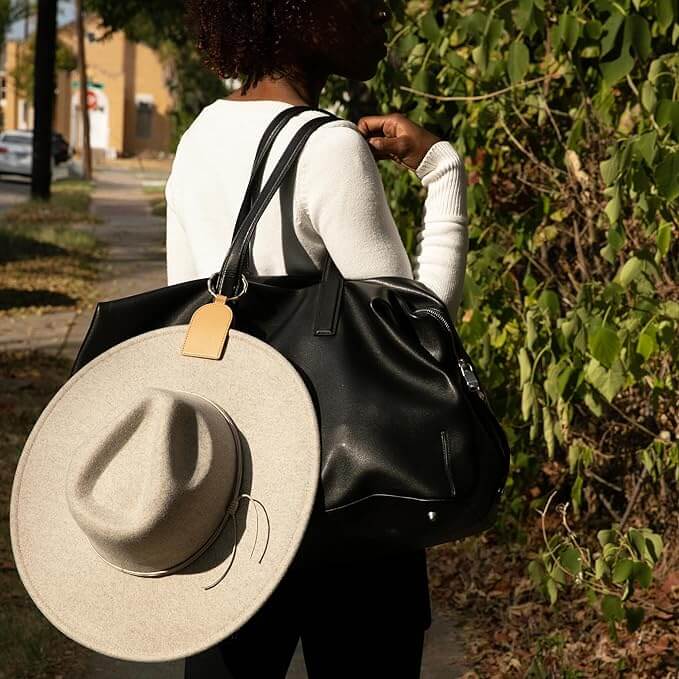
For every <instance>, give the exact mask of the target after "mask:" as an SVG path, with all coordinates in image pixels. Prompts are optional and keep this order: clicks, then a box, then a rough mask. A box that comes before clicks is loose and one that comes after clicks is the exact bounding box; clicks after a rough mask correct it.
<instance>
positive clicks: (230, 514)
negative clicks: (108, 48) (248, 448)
mask: <svg viewBox="0 0 679 679" xmlns="http://www.w3.org/2000/svg"><path fill="white" fill-rule="evenodd" d="M176 391H181V392H183V393H185V394H190V395H192V396H198V397H199V398H202V399H203V400H205V401H207V402H208V403H210V404H211V405H212V406H214V408H215V409H216V410H217V411H218V412H219V413H220V414H221V415H222V416H223V417H224V420H225V421H226V423H227V425H228V427H229V429H231V433H232V435H233V438H234V441H235V444H236V454H237V458H238V489H239V490H240V488H241V486H242V482H243V458H242V448H241V444H240V436H239V434H238V430H237V429H236V426H235V424H234V423H233V421H232V420H231V418H230V417H229V416H228V415H227V413H226V411H225V410H224V409H223V408H222V407H221V406H220V405H219V404H218V403H215V402H214V401H212V400H211V399H209V398H207V396H203V395H202V394H197V393H195V392H192V391H186V390H184V389H177V390H176ZM244 497H245V498H248V499H249V500H252V501H253V502H255V503H256V505H255V516H256V519H257V523H256V530H255V541H254V544H253V547H252V551H251V552H250V558H252V554H253V553H254V550H255V546H256V545H257V536H258V534H259V514H258V513H257V509H256V507H257V504H258V505H260V506H261V507H262V510H263V511H264V515H265V516H266V521H267V538H266V544H265V545H264V551H263V552H262V556H261V557H260V558H259V563H261V562H262V559H263V558H264V554H265V553H266V549H267V547H268V544H269V536H270V533H271V524H270V521H269V515H268V513H267V511H266V508H265V507H264V505H263V504H262V503H261V502H260V501H259V500H257V499H255V498H254V497H252V496H251V495H249V494H248V493H241V494H239V495H238V496H237V497H236V498H235V500H234V501H232V502H231V503H230V504H229V505H227V507H226V509H225V512H224V516H223V517H222V519H221V521H220V522H219V524H218V526H217V527H216V528H215V530H214V531H213V532H212V534H211V535H210V536H209V537H208V539H207V540H206V541H205V542H204V543H203V544H202V545H201V546H200V547H199V548H198V549H197V550H196V551H195V552H194V553H193V554H191V555H190V556H188V557H187V558H186V559H184V560H183V561H181V562H180V563H178V564H175V565H174V566H170V567H168V568H163V569H160V570H156V571H135V570H131V569H129V568H123V567H122V566H119V565H118V564H115V563H112V562H111V561H109V560H108V559H107V558H106V557H104V556H102V554H101V553H100V552H99V551H98V550H97V548H96V547H95V546H94V545H93V544H92V541H91V540H89V538H88V542H89V543H90V546H91V547H92V549H93V550H94V553H95V554H96V555H97V556H98V557H99V558H100V559H101V560H102V561H104V562H105V563H106V564H108V565H109V566H111V567H112V568H115V569H116V570H117V571H120V572H121V573H125V574H126V575H134V576H136V577H140V578H159V577H163V576H165V575H172V574H173V573H177V572H178V571H181V570H183V569H184V568H186V567H187V566H190V565H191V564H192V563H193V562H194V561H196V560H197V559H198V558H199V557H200V556H202V555H203V554H204V553H205V552H206V551H207V550H208V549H209V548H210V547H211V546H212V544H213V543H214V542H215V540H216V539H217V538H218V537H219V535H220V534H221V532H222V530H223V529H224V526H225V525H226V523H227V521H228V520H229V519H230V518H233V519H234V548H233V550H231V561H230V563H229V567H228V568H227V569H226V571H225V572H224V573H223V574H222V575H221V576H220V577H219V578H218V579H217V581H216V582H214V583H212V584H211V585H208V586H207V587H204V588H203V589H206V590H208V589H211V588H212V587H214V586H215V585H217V584H219V583H220V582H221V581H222V580H223V579H224V577H225V576H226V574H227V573H228V572H229V569H230V568H231V564H232V563H233V560H234V558H235V555H236V544H237V543H236V542H235V539H236V531H235V519H236V512H237V511H238V507H239V506H240V501H241V499H242V498H244Z"/></svg>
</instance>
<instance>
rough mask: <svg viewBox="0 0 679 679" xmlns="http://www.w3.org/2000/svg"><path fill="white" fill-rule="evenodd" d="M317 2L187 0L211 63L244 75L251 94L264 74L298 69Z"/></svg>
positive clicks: (222, 72) (227, 74) (221, 71)
mask: <svg viewBox="0 0 679 679" xmlns="http://www.w3.org/2000/svg"><path fill="white" fill-rule="evenodd" d="M312 1H313V0H187V9H188V18H189V25H190V28H191V31H192V33H193V34H194V36H195V40H196V44H197V47H198V49H199V51H200V52H201V54H202V56H203V59H204V61H205V63H206V64H207V66H209V67H210V68H211V69H212V70H213V71H215V72H216V73H217V74H218V75H219V76H220V77H221V78H238V79H239V80H240V81H241V83H242V87H241V89H242V91H243V93H245V92H247V90H248V88H249V87H250V86H252V85H255V84H256V83H257V82H258V81H259V80H261V78H262V77H263V76H266V75H271V76H272V77H276V76H285V75H291V74H292V73H293V72H294V68H295V62H296V58H298V54H299V51H298V50H299V46H300V45H304V40H305V36H308V35H309V34H310V33H309V32H310V31H311V30H313V29H312V18H311V14H312V13H311V12H310V6H311V4H312Z"/></svg>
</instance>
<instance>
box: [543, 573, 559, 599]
mask: <svg viewBox="0 0 679 679" xmlns="http://www.w3.org/2000/svg"><path fill="white" fill-rule="evenodd" d="M545 587H546V589H547V596H548V597H549V603H550V604H552V605H553V604H554V603H555V602H556V600H557V597H558V593H557V591H556V582H555V581H554V579H553V578H549V579H548V580H547V581H546V582H545Z"/></svg>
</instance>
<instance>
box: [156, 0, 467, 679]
mask: <svg viewBox="0 0 679 679" xmlns="http://www.w3.org/2000/svg"><path fill="white" fill-rule="evenodd" d="M190 4H191V14H192V17H193V19H194V20H195V22H196V28H197V35H198V47H199V49H200V50H201V51H202V53H203V55H204V57H205V59H206V61H207V62H208V64H209V65H210V66H211V67H213V68H214V69H215V70H216V72H218V73H219V74H220V76H221V77H224V78H227V77H228V78H240V79H241V82H242V87H241V88H240V89H239V90H237V91H235V92H233V93H232V94H231V95H230V96H228V97H227V98H226V99H220V100H218V101H215V102H214V103H212V104H211V105H209V106H207V107H206V108H205V109H204V110H203V111H202V112H201V114H200V115H199V116H198V117H197V119H196V120H195V121H194V123H193V124H192V125H191V127H190V128H189V129H188V131H187V132H186V133H185V134H184V136H183V137H182V139H181V141H180V144H179V146H178V149H177V154H176V157H175V161H174V164H173V168H172V173H171V176H170V178H169V180H168V183H167V189H166V197H167V206H168V212H167V214H168V217H167V271H168V284H170V285H171V284H174V283H179V282H182V281H185V280H192V279H196V278H200V277H207V276H209V275H211V274H212V273H214V272H215V271H218V270H219V268H220V266H221V263H222V261H223V258H224V255H225V253H226V251H227V250H228V244H229V243H230V242H231V236H232V232H233V225H234V223H235V220H236V217H237V214H238V210H239V208H240V204H241V201H242V199H243V196H244V194H245V188H246V186H247V182H248V180H249V174H250V171H251V168H252V163H253V160H254V156H255V153H256V148H257V144H258V143H259V140H260V138H261V135H262V133H263V132H264V129H265V128H266V126H267V125H268V123H269V122H270V121H271V120H272V119H273V117H274V116H275V115H276V114H277V113H279V112H280V111H281V110H283V109H284V108H286V107H289V106H292V105H298V104H302V105H309V106H318V102H319V95H320V92H321V90H322V88H323V86H324V84H325V82H326V80H327V78H328V76H329V75H330V74H331V73H334V74H337V75H339V76H343V77H346V78H351V79H354V80H367V79H369V78H371V77H372V76H373V75H374V74H375V72H376V67H377V64H378V62H379V61H380V59H382V58H383V57H384V56H385V54H386V47H385V39H386V34H385V31H384V24H385V22H386V21H387V20H388V18H389V15H388V11H387V9H386V7H385V6H384V4H383V3H382V2H377V1H374V0H332V1H331V0H268V1H267V0H191V3H190ZM318 115H323V113H321V112H319V111H305V112H304V113H302V114H301V115H298V116H297V117H295V118H294V119H293V120H292V121H290V122H289V123H288V124H287V125H286V126H285V128H284V129H283V130H282V132H281V133H280V134H279V136H278V138H277V139H276V141H275V143H274V145H273V148H272V151H271V153H270V155H269V158H268V161H267V164H266V168H265V174H264V177H265V179H266V177H268V176H269V174H270V172H271V170H272V168H273V165H274V164H275V162H276V161H277V160H278V158H279V157H280V154H281V153H282V150H283V149H284V148H285V147H286V145H287V144H288V142H289V141H290V140H291V138H292V136H293V135H294V132H295V131H296V130H297V129H299V127H300V126H301V125H302V124H303V123H304V122H306V121H307V120H309V119H311V118H312V117H315V116H318ZM381 159H391V160H393V161H395V162H397V163H399V164H400V165H402V166H403V167H404V168H408V169H409V170H411V171H414V172H415V173H416V175H417V176H418V177H419V178H420V179H421V181H422V184H423V185H424V186H426V187H427V197H426V200H425V203H424V217H423V225H422V227H423V228H422V229H421V230H420V231H419V232H418V235H417V241H416V250H415V255H414V258H413V261H412V263H411V261H410V259H409V257H408V255H407V253H406V251H405V248H404V246H403V243H402V241H401V238H400V236H399V233H398V230H397V227H396V225H395V223H394V219H393V216H392V214H391V212H390V210H389V207H388V204H387V202H386V197H385V193H384V187H383V185H382V182H381V179H380V174H379V172H378V168H377V164H376V162H375V161H376V160H381ZM465 190H466V178H465V173H464V167H463V163H462V161H461V159H460V156H459V155H458V154H457V153H456V151H455V150H454V149H453V147H452V146H451V145H450V144H449V143H448V142H447V141H443V140H440V139H439V138H437V137H436V136H434V135H433V134H431V133H430V132H428V131H427V130H424V129H422V128H421V127H419V126H417V125H415V124H414V123H412V122H411V121H409V120H408V119H407V118H406V117H405V116H403V115H401V114H399V113H392V114H390V115H386V116H378V115H375V116H367V117H364V118H362V119H361V120H359V121H358V122H357V123H356V124H354V123H353V122H350V121H346V120H338V121H333V122H331V123H328V124H326V125H324V126H322V127H321V128H320V129H318V130H316V131H315V132H314V133H313V134H312V135H311V137H310V138H309V140H308V141H307V142H306V145H305V147H304V149H303V150H302V153H301V155H300V157H299V160H298V162H297V164H296V167H295V168H294V171H293V172H291V173H290V177H289V180H288V181H286V182H284V184H283V185H282V187H281V189H280V192H279V200H273V201H272V202H271V203H270V204H269V206H268V207H267V209H266V211H265V213H264V214H263V216H262V218H261V219H260V221H259V223H258V227H257V232H256V237H255V239H254V245H253V249H252V255H251V257H252V259H251V264H250V271H251V272H252V273H253V274H260V275H283V274H310V273H314V272H318V271H319V270H320V269H321V267H322V263H323V258H324V256H325V254H326V252H328V253H329V254H330V256H331V257H332V259H333V260H334V262H335V264H336V265H337V267H338V269H339V270H340V272H341V273H342V274H343V276H344V277H345V278H370V277H373V276H403V277H408V278H415V279H416V280H419V281H421V282H422V283H424V284H425V285H427V286H428V287H429V288H431V290H432V291H434V292H435V293H436V294H437V295H438V296H439V297H440V298H441V299H442V300H443V301H444V303H445V304H446V305H447V307H448V309H449V311H450V313H451V316H452V317H453V318H455V317H456V314H457V310H458V307H459V304H460V299H461V295H462V284H463V280H464V268H465V260H466V254H467V244H468V239H467V228H466V225H467V220H466V203H465ZM430 624H431V610H430V599H429V589H428V579H427V564H426V554H425V550H423V549H421V550H415V551H413V552H408V553H405V554H403V555H399V556H398V557H391V558H388V559H384V558H383V559H376V558H365V557H362V556H361V555H360V554H357V555H356V557H355V560H354V561H353V562H352V563H351V564H343V565H342V566H336V567H324V568H323V569H320V568H302V569H300V568H296V567H295V568H293V567H291V568H290V570H289V571H288V572H287V573H286V575H285V577H284V578H283V580H282V581H281V583H280V584H279V586H278V587H277V588H276V589H275V590H274V593H273V594H272V596H271V597H270V598H269V599H268V600H267V602H266V604H265V605H264V606H263V607H262V608H261V609H260V610H259V611H258V612H257V613H256V614H255V616H253V618H252V619H251V620H250V621H248V623H246V624H245V625H244V626H243V627H242V628H240V629H239V630H238V631H237V632H236V633H235V634H233V635H232V636H231V637H229V638H228V639H226V640H224V642H222V643H221V644H220V645H219V646H218V647H216V648H214V649H210V650H209V651H207V652H205V653H202V654H200V655H198V656H195V657H192V658H188V659H187V660H186V670H185V672H186V674H185V676H186V678H187V679H189V678H190V679H196V678H197V677H201V678H202V677H234V678H235V679H242V678H244V677H252V678H260V677H261V678H262V679H276V678H280V679H283V678H284V677H285V675H286V672H287V668H288V666H289V663H290V661H291V658H292V655H293V653H294V650H295V647H296V645H297V642H298V640H299V639H300V637H301V640H302V648H303V651H304V658H305V663H306V666H307V672H308V675H309V677H310V678H311V679H318V678H323V679H328V678H332V677H352V678H355V677H363V676H365V677H382V676H385V677H386V676H389V677H402V678H403V679H409V678H411V677H418V676H419V672H420V664H421V659H422V646H423V639H424V632H425V630H426V629H427V628H428V627H429V625H430Z"/></svg>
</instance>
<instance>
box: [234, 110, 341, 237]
mask: <svg viewBox="0 0 679 679" xmlns="http://www.w3.org/2000/svg"><path fill="white" fill-rule="evenodd" d="M304 111H323V112H325V113H328V112H327V111H325V109H322V108H317V107H314V106H290V107H289V108H285V109H283V110H282V111H280V112H279V113H277V114H276V116H275V117H274V119H273V120H272V121H271V122H270V123H269V125H268V126H267V128H266V130H264V134H262V138H261V139H260V141H259V146H258V147H257V153H256V154H255V160H254V163H253V165H252V172H251V174H250V181H249V182H248V186H247V189H246V190H245V197H244V198H243V202H242V203H241V206H240V211H239V212H238V218H237V219H236V224H235V226H234V229H233V236H232V238H231V241H232V242H233V240H234V239H235V237H236V234H237V233H238V230H239V228H240V225H241V224H242V222H243V219H245V216H246V215H247V213H248V212H249V211H250V209H251V208H252V205H253V203H254V202H255V199H256V198H257V195H258V194H259V192H260V190H261V186H262V176H263V174H264V166H265V164H266V159H267V157H268V155H269V152H270V151H271V147H272V146H273V143H274V141H275V140H276V137H277V136H278V133H279V132H280V131H281V130H282V129H283V127H285V125H286V124H287V122H288V121H289V120H291V119H292V118H294V117H295V116H297V115H299V114H300V113H302V112H304ZM331 115H332V114H331Z"/></svg>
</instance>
